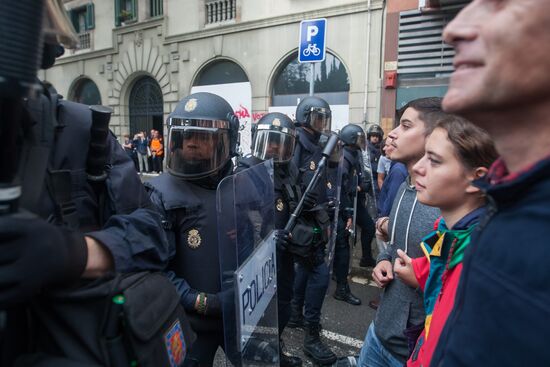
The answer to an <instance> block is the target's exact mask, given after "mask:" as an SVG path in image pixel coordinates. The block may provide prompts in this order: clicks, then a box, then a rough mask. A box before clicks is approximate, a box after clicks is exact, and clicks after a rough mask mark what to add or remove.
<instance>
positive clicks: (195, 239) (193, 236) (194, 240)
mask: <svg viewBox="0 0 550 367" xmlns="http://www.w3.org/2000/svg"><path fill="white" fill-rule="evenodd" d="M201 241H202V239H201V235H200V233H199V231H198V230H196V229H192V230H190V231H189V233H188V234H187V244H188V245H189V247H191V248H192V249H196V248H198V247H199V246H200V245H201Z"/></svg>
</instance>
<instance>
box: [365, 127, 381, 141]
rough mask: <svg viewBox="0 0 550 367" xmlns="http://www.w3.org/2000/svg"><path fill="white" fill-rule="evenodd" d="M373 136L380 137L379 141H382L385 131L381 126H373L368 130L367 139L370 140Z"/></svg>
mask: <svg viewBox="0 0 550 367" xmlns="http://www.w3.org/2000/svg"><path fill="white" fill-rule="evenodd" d="M371 136H378V139H380V140H382V138H383V137H384V130H382V128H381V127H380V125H376V124H372V125H371V126H369V128H368V129H367V139H370V137H371Z"/></svg>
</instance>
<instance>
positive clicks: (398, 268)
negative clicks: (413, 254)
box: [393, 250, 418, 288]
mask: <svg viewBox="0 0 550 367" xmlns="http://www.w3.org/2000/svg"><path fill="white" fill-rule="evenodd" d="M397 256H399V257H398V258H397V259H395V264H394V265H393V271H394V273H395V274H396V275H397V276H398V277H399V279H401V280H402V281H403V283H405V284H406V285H408V286H410V287H413V288H418V280H417V279H416V276H415V275H414V269H413V266H412V260H411V258H410V257H409V256H408V255H407V254H406V253H405V251H402V250H397Z"/></svg>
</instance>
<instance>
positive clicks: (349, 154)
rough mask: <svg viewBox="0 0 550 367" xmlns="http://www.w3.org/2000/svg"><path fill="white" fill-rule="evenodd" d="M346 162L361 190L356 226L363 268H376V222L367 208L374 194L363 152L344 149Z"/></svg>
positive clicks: (358, 199)
mask: <svg viewBox="0 0 550 367" xmlns="http://www.w3.org/2000/svg"><path fill="white" fill-rule="evenodd" d="M344 157H345V161H346V162H347V164H348V165H349V166H350V167H353V170H354V171H355V172H356V173H357V176H358V179H357V182H358V184H359V187H360V188H361V190H359V192H358V193H357V216H356V225H357V226H358V227H360V228H361V250H362V257H361V263H360V265H361V266H374V265H376V261H375V260H374V259H373V257H372V240H373V239H374V235H375V226H374V221H373V220H372V218H371V216H370V214H369V212H368V210H367V208H366V206H365V205H366V201H367V193H369V192H372V183H371V178H370V177H368V176H367V175H365V170H364V165H363V155H362V154H361V151H359V150H357V151H355V150H353V149H350V148H349V147H345V148H344Z"/></svg>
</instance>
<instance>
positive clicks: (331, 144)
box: [285, 133, 338, 232]
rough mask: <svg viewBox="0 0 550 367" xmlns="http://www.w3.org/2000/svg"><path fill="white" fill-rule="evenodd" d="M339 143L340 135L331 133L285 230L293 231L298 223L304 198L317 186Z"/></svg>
mask: <svg viewBox="0 0 550 367" xmlns="http://www.w3.org/2000/svg"><path fill="white" fill-rule="evenodd" d="M337 143H338V135H336V134H334V133H333V134H331V135H330V138H329V139H328V142H327V145H325V148H324V149H323V152H322V153H321V154H322V155H323V157H322V158H321V160H320V161H319V164H318V165H317V170H315V173H314V174H313V177H312V178H311V181H309V184H308V185H307V188H306V191H304V194H303V195H302V197H301V198H300V202H299V203H298V205H297V206H296V209H294V212H293V213H292V214H290V218H289V219H288V222H287V223H286V226H285V231H288V232H292V230H293V229H294V226H295V225H296V221H297V220H298V217H299V216H300V215H301V214H302V210H303V208H304V199H305V197H306V196H307V194H308V193H309V192H311V190H313V189H314V188H315V187H316V186H317V183H318V182H319V178H320V176H321V173H322V172H323V170H324V169H325V165H326V163H327V160H328V157H330V155H331V154H332V151H333V150H334V148H335V147H336V144H337Z"/></svg>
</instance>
